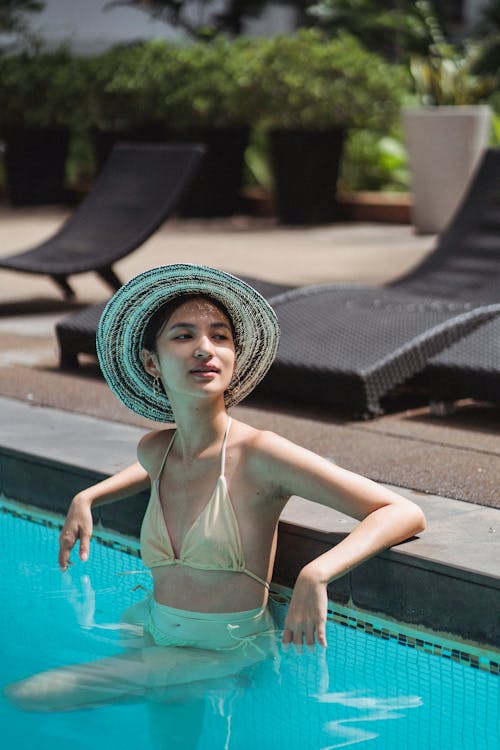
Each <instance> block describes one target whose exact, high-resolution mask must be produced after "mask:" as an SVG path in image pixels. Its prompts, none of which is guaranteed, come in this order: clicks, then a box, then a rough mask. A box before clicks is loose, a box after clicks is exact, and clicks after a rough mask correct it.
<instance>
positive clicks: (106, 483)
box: [59, 461, 150, 570]
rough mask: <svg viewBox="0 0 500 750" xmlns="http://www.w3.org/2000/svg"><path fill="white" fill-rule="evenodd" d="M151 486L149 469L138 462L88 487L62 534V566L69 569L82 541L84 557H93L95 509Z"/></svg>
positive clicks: (75, 502)
mask: <svg viewBox="0 0 500 750" xmlns="http://www.w3.org/2000/svg"><path fill="white" fill-rule="evenodd" d="M149 486H150V479H149V475H148V473H147V471H146V469H145V468H144V467H143V466H142V465H141V464H140V463H139V462H138V461H136V463H134V464H132V465H131V466H128V467H127V468H126V469H123V471H120V472H118V474H114V475H113V476H111V477H108V478H107V479H104V480H103V481H102V482H98V483H97V484H94V485H92V487H87V489H85V490H82V491H81V492H79V493H78V494H77V495H75V496H74V498H73V500H72V502H71V505H70V506H69V510H68V513H67V516H66V521H65V523H64V526H63V528H62V531H61V533H60V535H59V567H60V568H61V570H67V567H68V563H69V556H70V553H71V550H72V549H73V547H74V546H75V544H76V542H77V541H78V540H80V560H83V561H85V560H87V559H88V556H89V545H90V538H91V536H92V527H93V524H92V508H93V507H97V506H99V505H105V504H106V503H112V502H114V501H115V500H122V499H123V498H125V497H129V496H130V495H135V493H137V492H142V491H143V490H146V489H148V488H149Z"/></svg>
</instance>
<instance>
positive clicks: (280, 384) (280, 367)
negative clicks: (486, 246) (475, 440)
mask: <svg viewBox="0 0 500 750" xmlns="http://www.w3.org/2000/svg"><path fill="white" fill-rule="evenodd" d="M271 304H272V305H273V307H274V309H275V310H276V312H277V314H278V318H279V321H280V325H281V329H282V337H281V343H280V347H279V350H278V355H277V357H276V360H275V362H274V364H273V366H272V367H271V370H270V372H269V373H268V375H267V376H266V378H265V380H264V382H263V384H262V385H261V393H263V394H266V395H268V396H269V395H275V396H276V397H278V398H280V399H284V400H295V401H298V402H300V403H302V404H304V403H307V404H311V405H316V406H328V407H330V406H343V407H346V408H349V409H350V410H352V411H353V412H354V413H355V414H356V415H357V416H363V417H369V416H375V415H377V414H380V413H381V411H382V410H381V406H380V399H381V398H382V397H383V396H384V395H386V394H387V393H388V392H389V391H390V390H391V389H392V388H393V387H394V386H396V385H399V384H401V383H403V382H404V381H405V380H407V379H408V378H410V377H411V376H412V375H414V374H415V373H417V372H420V371H421V370H422V369H423V368H424V367H425V365H426V364H427V362H428V361H429V359H430V358H431V357H432V356H434V355H435V354H436V353H438V352H440V351H442V350H443V349H445V348H446V347H448V346H450V345H451V344H452V343H453V342H455V341H457V340H458V339H460V338H461V337H462V336H464V335H466V334H467V333H469V332H470V331H474V330H475V329H476V328H477V327H478V326H479V325H481V324H482V323H483V322H484V321H488V320H491V319H492V318H493V317H494V316H496V315H498V314H500V304H498V305H489V306H484V307H474V306H472V305H467V304H464V303H456V302H448V301H442V300H433V299H429V298H423V297H422V298H419V297H416V296H410V295H404V294H402V293H395V292H392V291H391V290H385V289H365V288H363V287H354V286H352V287H349V286H345V287H344V288H343V289H341V288H340V287H339V286H338V285H333V286H330V285H321V286H317V287H310V288H302V289H298V290H294V291H291V292H288V293H285V294H283V295H281V296H279V297H276V298H273V299H271Z"/></svg>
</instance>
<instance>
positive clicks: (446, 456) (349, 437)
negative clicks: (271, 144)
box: [0, 207, 500, 508]
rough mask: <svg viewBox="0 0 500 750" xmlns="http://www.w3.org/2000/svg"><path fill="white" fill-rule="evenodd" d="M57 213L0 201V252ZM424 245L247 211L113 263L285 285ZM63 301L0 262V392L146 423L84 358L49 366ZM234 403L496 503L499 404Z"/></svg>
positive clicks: (345, 277) (389, 470)
mask: <svg viewBox="0 0 500 750" xmlns="http://www.w3.org/2000/svg"><path fill="white" fill-rule="evenodd" d="M66 215H67V212H66V211H65V210H63V209H53V208H41V209H36V210H32V209H30V210H28V209H17V210H11V209H9V208H7V207H0V255H7V254H10V253H12V252H15V251H17V250H21V249H23V248H25V247H28V246H30V245H31V244H34V243H35V242H37V241H39V240H40V239H42V238H43V237H45V236H48V235H49V234H50V233H51V232H52V231H54V229H55V228H56V227H57V226H58V225H59V224H60V222H61V221H62V220H63V219H64V217H65V216H66ZM433 242H434V238H432V237H429V236H420V237H419V236H416V235H415V234H414V233H413V230H412V228H411V227H409V226H404V225H377V224H352V225H346V224H339V225H334V226H327V227H316V228H307V229H303V228H297V229H290V228H283V227H279V226H277V225H276V224H275V222H274V221H273V220H269V219H248V218H245V217H236V218H234V219H232V220H224V221H222V220H221V221H213V222H206V221H205V222H201V221H170V222H168V223H167V224H165V225H164V227H163V228H162V229H161V230H160V231H159V232H158V233H157V234H156V235H155V236H154V237H153V238H151V240H150V241H149V242H147V243H146V244H145V245H144V246H143V247H142V248H141V249H140V250H139V251H137V252H136V253H134V254H133V255H131V256H129V257H128V258H126V259H124V260H123V261H122V262H120V263H118V264H117V266H116V270H117V272H118V274H119V275H120V276H121V278H122V279H123V280H124V281H125V280H127V279H129V278H130V277H131V276H133V275H134V274H135V273H138V272H140V271H142V270H145V269H147V268H150V267H152V266H155V265H159V264H161V263H168V262H175V261H181V262H182V261H186V262H201V263H206V264H209V265H214V266H219V267H221V268H224V269H226V270H229V271H233V272H235V273H242V274H244V275H252V276H257V277H261V278H265V279H269V280H272V281H282V282H285V283H290V284H306V283H316V282H321V281H355V282H362V283H368V284H380V283H384V282H385V281H387V280H389V279H391V278H394V277H396V276H398V275H399V274H400V273H402V272H404V271H406V270H407V269H409V268H410V267H411V266H413V265H414V264H416V263H418V261H419V260H420V259H421V258H422V257H424V256H425V254H426V253H428V252H429V251H430V250H431V248H432V246H433ZM74 287H75V290H76V292H77V295H78V303H77V304H88V303H89V302H93V301H97V300H101V299H105V298H106V297H107V296H108V290H107V289H106V288H105V287H104V285H103V284H102V283H101V282H100V281H99V280H98V279H97V278H96V277H95V276H94V275H92V274H83V275H81V276H80V277H76V278H75V279H74ZM69 310H71V307H70V306H68V305H67V304H65V303H63V302H62V301H61V300H60V298H59V293H58V291H57V290H56V288H55V287H54V286H53V284H52V283H51V282H50V280H48V279H46V278H43V277H36V276H28V275H25V274H15V273H11V272H7V271H1V270H0V395H2V396H7V397H10V398H14V399H20V400H23V401H26V402H27V403H31V404H39V405H45V406H52V407H59V408H62V409H64V410H67V411H73V412H79V413H82V414H87V415H93V416H97V417H101V418H104V419H108V420H111V421H113V422H122V423H128V424H130V425H137V426H147V423H146V422H145V421H144V420H141V419H139V418H137V417H135V416H134V415H133V414H131V413H129V412H128V411H127V410H126V409H125V408H123V407H121V406H120V405H119V404H118V403H117V402H116V401H115V399H114V397H113V396H112V395H111V394H110V393H109V392H108V390H107V388H106V386H105V385H104V383H103V382H102V380H101V379H100V378H99V376H98V373H97V370H96V367H95V365H94V364H93V363H92V362H89V363H88V364H85V365H84V366H83V367H82V368H81V372H79V373H77V374H72V375H68V374H67V373H62V372H60V371H59V370H58V366H57V350H56V345H55V339H54V334H53V330H54V323H55V322H56V321H57V320H58V319H59V318H60V317H61V316H62V315H64V314H67V312H68V311H69ZM237 412H238V414H239V415H240V416H241V417H243V418H244V419H246V420H248V421H249V422H251V423H253V424H256V425H260V426H265V427H268V428H270V429H275V430H276V431H278V432H281V433H283V434H285V435H287V436H289V437H291V438H292V439H294V440H296V441H297V442H300V443H302V444H305V445H307V446H309V447H310V448H312V449H313V450H316V451H318V452H321V453H322V454H324V455H328V456H332V457H334V458H335V460H336V461H337V462H338V463H340V464H342V465H344V466H346V467H347V468H352V469H353V470H355V471H359V472H361V473H363V474H366V475H368V476H370V477H372V478H374V479H376V480H379V481H385V482H388V483H391V484H395V485H398V486H401V487H406V488H409V489H411V490H416V491H418V492H425V493H430V494H433V495H441V496H444V497H448V498H455V499H457V500H462V501H466V502H469V503H470V502H472V503H479V504H483V505H490V506H494V507H497V508H500V497H499V493H498V484H499V482H498V479H499V477H500V438H499V434H498V425H499V417H500V413H499V411H498V410H496V409H493V408H491V407H488V406H485V405H477V404H470V403H463V404H461V405H460V407H459V409H458V410H457V412H456V413H455V414H454V415H453V416H450V417H447V418H446V419H444V420H442V419H439V418H437V417H434V416H432V415H431V414H430V413H429V410H428V408H427V407H426V406H425V405H422V406H419V407H418V408H413V409H411V410H406V411H400V412H396V413H393V414H389V415H387V416H385V417H383V418H381V419H378V420H374V421H371V422H353V421H352V420H350V419H349V417H348V416H347V417H346V416H345V415H342V414H341V413H339V412H338V411H337V412H326V411H324V410H323V411H322V412H321V413H319V412H317V413H313V412H312V411H310V410H309V411H307V412H306V411H301V410H300V409H298V408H297V409H295V410H293V409H291V408H290V407H286V408H278V407H277V406H276V405H274V406H273V408H270V405H269V404H265V405H263V404H259V403H252V402H251V401H249V402H246V404H245V406H242V407H238V409H237ZM5 427H6V425H5V423H4V425H3V427H2V428H0V429H1V430H2V431H3V430H4V429H5Z"/></svg>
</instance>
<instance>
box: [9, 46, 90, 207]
mask: <svg viewBox="0 0 500 750" xmlns="http://www.w3.org/2000/svg"><path fill="white" fill-rule="evenodd" d="M85 83H86V80H85V75H84V72H83V68H82V66H81V64H80V61H79V60H78V59H76V58H74V57H72V56H71V54H70V53H69V52H68V51H67V50H66V49H64V48H61V49H58V50H55V51H53V52H46V51H43V50H40V49H38V48H34V49H31V50H26V51H24V52H22V53H18V54H13V55H6V56H3V57H1V58H0V134H1V137H2V139H3V140H4V141H5V144H6V149H5V157H4V163H5V171H6V181H7V190H8V194H9V199H10V201H11V203H12V204H13V205H34V204H35V205H36V204H42V203H57V202H60V201H61V200H63V196H64V192H63V188H64V174H65V164H66V156H67V152H68V144H69V138H70V133H71V128H72V126H73V124H74V123H81V121H82V119H83V118H84V117H85V114H84V108H83V107H82V101H83V93H84V91H85Z"/></svg>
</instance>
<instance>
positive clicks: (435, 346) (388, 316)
mask: <svg viewBox="0 0 500 750" xmlns="http://www.w3.org/2000/svg"><path fill="white" fill-rule="evenodd" d="M499 230H500V150H498V149H496V150H489V151H487V152H486V153H485V155H484V159H483V160H482V163H481V165H480V167H479V169H478V171H477V172H476V175H475V178H474V180H473V181H472V184H471V185H470V187H469V189H468V192H467V195H466V197H465V199H464V200H463V202H462V205H461V207H460V208H459V210H458V212H457V214H456V216H455V218H454V219H453V221H452V222H451V224H450V226H449V228H448V229H447V230H446V231H445V232H444V233H443V234H442V235H441V237H440V238H439V240H438V243H437V247H436V249H435V250H434V251H433V252H432V254H431V255H430V256H429V257H428V258H427V259H426V260H424V262H423V263H421V264H420V265H419V266H418V268H416V269H415V270H413V271H412V272H410V273H409V274H407V275H406V276H405V277H404V278H401V279H398V280H397V281H396V282H393V283H390V284H387V285H386V286H384V287H383V288H378V289H376V288H367V287H363V286H355V285H336V284H332V285H320V286H316V287H310V288H302V289H297V290H293V291H290V292H287V293H286V294H284V295H282V296H280V297H278V298H274V299H272V300H271V303H272V304H273V306H274V308H275V310H276V312H277V314H278V318H279V320H280V324H281V327H282V338H281V344H280V348H279V351H278V356H277V358H276V361H275V363H274V364H273V366H272V368H271V370H270V372H269V373H268V375H267V376H266V378H265V380H264V382H263V384H262V385H261V386H260V388H261V391H262V392H264V393H266V395H268V396H275V397H277V398H280V399H283V398H286V399H293V400H294V401H299V402H301V403H311V404H314V405H317V406H319V405H324V406H333V405H335V406H338V405H342V406H346V407H347V408H349V409H351V410H353V411H354V412H356V413H358V414H360V415H363V416H373V415H376V414H378V413H380V412H381V411H382V409H381V399H382V398H383V397H384V396H385V395H387V394H388V393H389V392H390V391H391V389H393V388H394V386H397V385H400V384H402V383H404V381H406V380H407V379H409V378H410V377H411V376H413V375H414V374H416V373H418V372H420V371H421V370H423V369H424V368H425V367H426V365H427V364H428V362H429V360H431V358H432V357H434V356H436V355H438V354H440V352H442V351H443V350H445V349H447V348H448V347H450V346H451V345H452V344H454V343H455V342H457V341H459V340H460V339H462V340H463V341H462V343H465V339H464V338H463V337H464V336H467V335H468V334H469V333H471V335H472V336H478V335H479V334H478V333H477V334H476V333H472V332H473V331H475V330H476V329H477V328H478V326H480V325H482V324H483V323H485V322H487V321H490V320H492V319H493V318H495V316H496V315H498V313H499V312H500V305H499V304H497V303H499V302H500V231H499ZM493 329H494V330H496V331H498V330H499V329H500V319H499V320H497V321H494V322H491V323H488V325H486V326H485V327H484V332H485V334H486V335H488V333H489V332H490V331H492V330H493ZM461 345H462V344H457V345H456V347H455V348H458V347H460V346H461ZM445 356H446V355H443V357H445Z"/></svg>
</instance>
